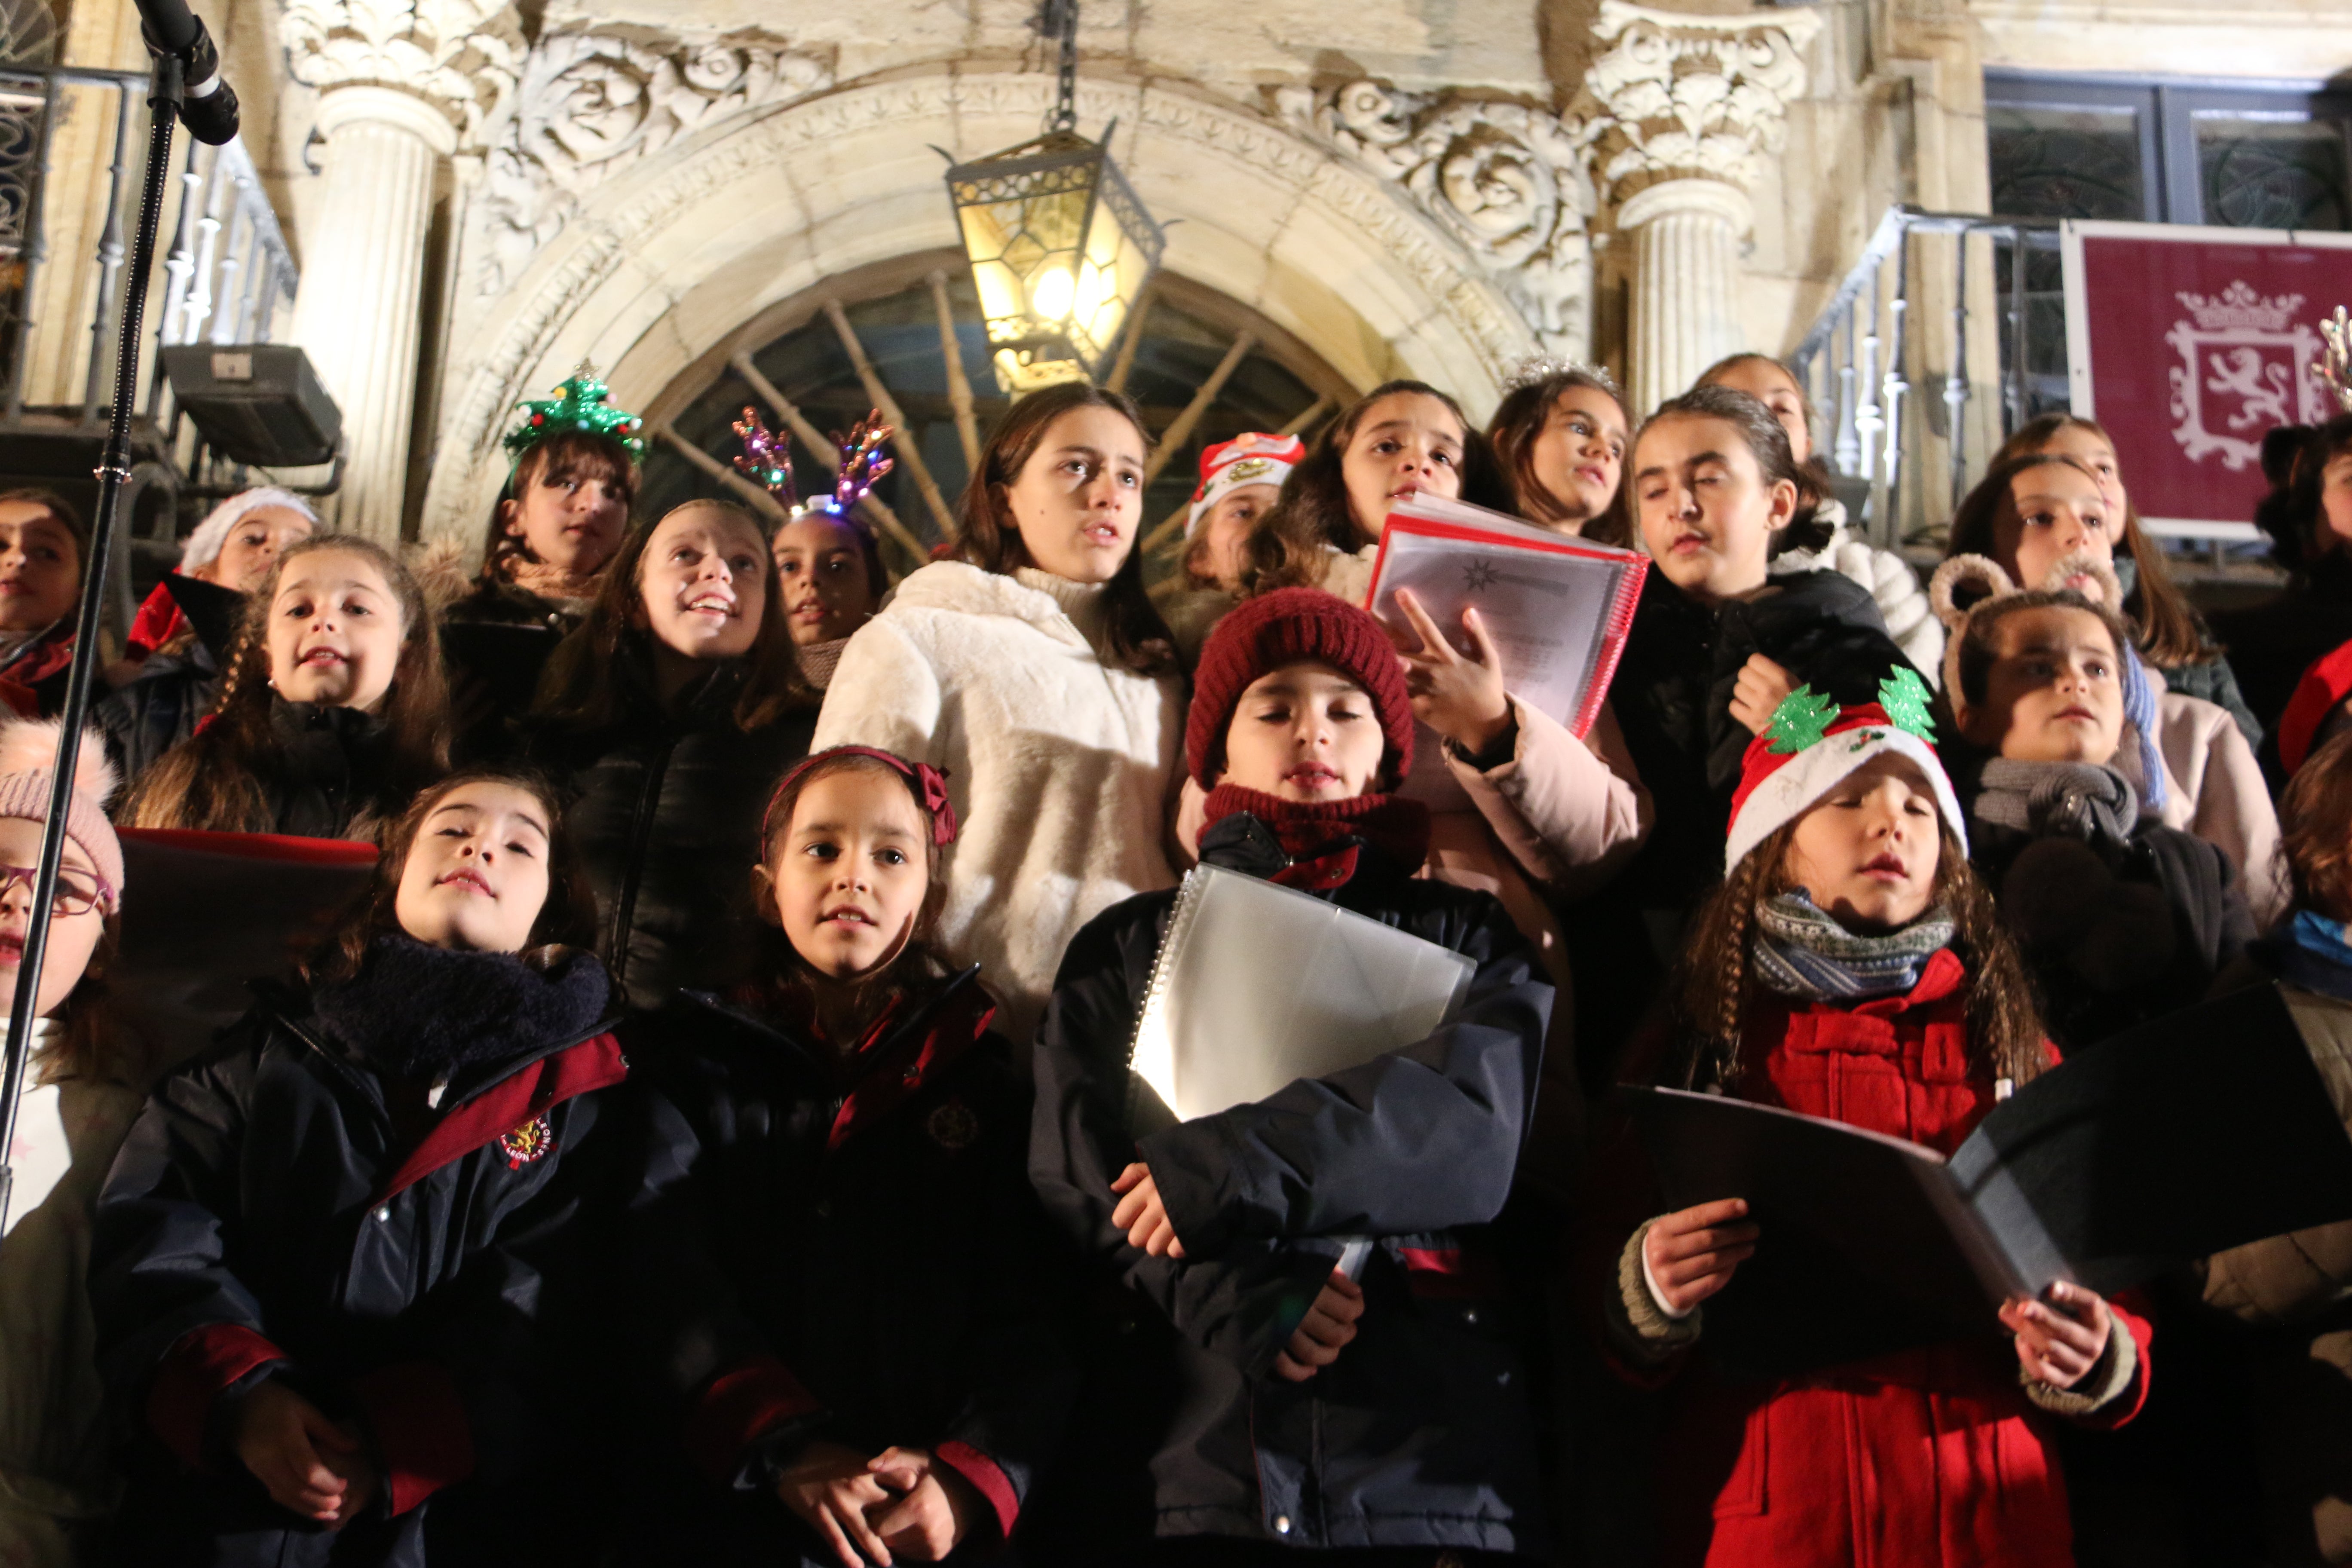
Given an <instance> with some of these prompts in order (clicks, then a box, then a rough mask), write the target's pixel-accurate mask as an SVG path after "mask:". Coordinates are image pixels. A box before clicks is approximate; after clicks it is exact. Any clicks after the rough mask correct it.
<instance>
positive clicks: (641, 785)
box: [525, 647, 816, 1010]
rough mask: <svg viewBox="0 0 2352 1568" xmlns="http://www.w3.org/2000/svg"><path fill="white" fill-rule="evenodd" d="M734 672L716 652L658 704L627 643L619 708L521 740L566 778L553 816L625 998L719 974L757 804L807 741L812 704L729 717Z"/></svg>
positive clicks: (740, 909)
mask: <svg viewBox="0 0 2352 1568" xmlns="http://www.w3.org/2000/svg"><path fill="white" fill-rule="evenodd" d="M743 675H744V672H743V667H742V666H741V665H740V664H738V663H734V662H731V661H730V662H727V663H722V664H719V665H718V666H717V667H716V668H713V669H712V671H711V673H710V675H709V678H708V679H705V680H704V681H703V683H702V684H701V685H700V686H699V687H697V688H694V689H691V690H689V691H688V693H687V694H686V695H685V696H684V697H683V698H682V699H680V700H679V702H678V703H677V706H676V709H675V710H665V709H664V708H663V705H662V704H661V702H660V701H659V700H658V699H656V697H655V695H654V688H653V678H652V673H651V668H650V659H649V658H648V657H647V656H646V654H645V653H644V652H643V651H642V649H641V648H638V647H630V648H625V650H624V652H623V654H622V657H621V658H618V659H616V660H615V661H614V679H615V680H616V681H618V682H620V683H621V687H622V693H623V696H622V701H621V711H622V712H624V713H625V714H626V715H627V717H626V718H625V719H623V720H622V721H620V722H618V723H615V724H610V725H606V726H604V727H603V728H600V729H594V730H589V731H568V730H564V729H562V728H558V727H554V726H551V725H542V726H541V727H540V728H539V729H538V731H536V732H535V733H534V734H532V735H531V737H530V742H529V744H528V745H527V747H526V751H525V754H526V755H527V756H528V758H529V759H530V761H531V762H532V763H535V764H536V765H538V766H540V767H541V768H544V769H546V770H547V771H548V772H550V773H554V774H555V775H556V776H557V777H558V778H559V779H561V780H562V781H564V783H565V784H568V786H569V787H570V789H571V791H572V804H571V805H570V806H569V807H568V808H567V809H566V811H565V813H564V824H565V826H567V827H569V828H570V829H571V831H572V842H573V843H574V844H575V845H577V846H578V847H579V850H580V853H581V856H582V858H583V859H584V860H585V861H586V862H587V866H588V871H589V876H590V879H591V880H592V881H593V883H594V884H595V889H596V910H597V919H598V925H599V934H598V936H597V940H596V950H597V951H598V952H601V953H602V954H604V962H605V963H608V964H609V965H611V966H612V969H613V973H614V976H615V977H616V978H617V979H618V980H619V982H620V984H621V987H622V990H623V991H624V993H625V994H626V995H627V997H628V1000H629V1003H630V1005H632V1006H635V1007H638V1008H642V1009H646V1010H652V1009H655V1008H657V1007H659V1006H661V1005H663V1004H664V1003H666V1002H667V1001H668V1000H669V997H670V995H671V994H672V993H674V992H676V991H677V990H678V989H680V988H681V987H685V986H689V985H696V984H705V983H709V982H710V981H713V980H715V979H717V978H719V971H720V970H723V968H724V967H725V965H726V963H727V962H728V959H729V957H730V953H729V952H728V943H727V942H726V941H725V940H723V939H726V938H727V937H728V936H729V935H730V925H731V924H732V922H733V921H734V920H735V919H736V918H737V917H739V916H743V915H747V914H748V904H749V890H750V888H751V868H752V866H753V865H754V864H755V863H756V862H757V861H758V859H759V857H760V814H761V812H762V811H763V810H764V809H766V806H767V803H768V796H769V795H770V794H771V793H772V792H773V790H774V789H775V787H776V781H777V780H778V779H779V778H781V777H782V774H783V772H784V770H785V769H786V768H789V767H791V766H792V765H793V763H796V762H798V761H800V760H801V759H802V758H803V757H804V756H806V755H807V754H808V743H809V736H810V734H811V732H812V731H814V729H815V727H816V714H815V712H814V709H812V710H808V711H803V712H795V713H791V714H787V715H786V716H785V717H783V718H782V719H779V720H777V721H775V722H773V723H772V724H769V725H767V726H766V727H765V728H763V729H761V730H757V731H752V732H751V733H748V734H747V733H745V732H744V731H741V730H740V729H738V728H737V727H736V724H735V718H734V712H733V710H734V704H735V699H736V696H737V695H738V693H739V692H740V690H741V689H742V681H743Z"/></svg>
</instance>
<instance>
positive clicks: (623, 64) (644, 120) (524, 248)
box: [477, 33, 833, 295]
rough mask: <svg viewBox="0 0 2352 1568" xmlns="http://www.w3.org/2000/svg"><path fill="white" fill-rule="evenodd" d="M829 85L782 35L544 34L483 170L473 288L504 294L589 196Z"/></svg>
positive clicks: (819, 64)
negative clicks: (708, 38) (670, 151)
mask: <svg viewBox="0 0 2352 1568" xmlns="http://www.w3.org/2000/svg"><path fill="white" fill-rule="evenodd" d="M832 85H833V68H832V66H831V65H830V64H829V63H828V62H827V61H826V60H824V59H821V58H817V57H815V56H814V55H811V54H805V53H802V52H799V51H797V50H794V49H793V48H791V47H789V46H787V45H785V44H784V43H783V42H782V40H779V39H772V38H766V37H750V38H745V37H735V38H727V39H720V40H717V41H712V42H704V43H681V42H677V41H667V40H666V41H659V42H646V41H643V40H640V39H636V38H627V37H611V36H604V35H599V34H593V33H561V34H556V35H554V36H552V37H547V38H543V39H541V41H540V43H539V45H538V46H537V47H535V48H533V49H532V50H531V51H530V58H529V59H528V60H527V61H526V62H525V64H524V67H523V74H522V84H521V88H520V92H519V94H518V95H517V102H516V106H515V113H514V116H513V118H512V120H511V121H509V124H508V127H507V130H506V132H505V134H504V135H503V136H501V137H500V138H499V143H498V145H497V147H496V148H495V149H493V150H492V152H491V153H490V156H489V158H488V166H487V168H486V170H485V172H484V187H483V200H482V203H481V205H480V209H479V210H480V212H481V214H482V221H483V224H484V226H485V230H486V232H485V234H484V237H483V239H484V243H483V244H482V246H481V247H480V249H479V251H478V255H479V257H480V261H479V266H478V275H477V288H478V290H479V292H481V293H482V294H485V295H493V294H499V293H501V292H503V291H504V290H505V289H506V288H507V287H508V285H509V284H510V283H511V282H512V281H513V280H514V279H515V277H516V276H517V275H518V274H519V273H520V271H521V270H522V268H524V267H525V266H526V265H527V264H528V263H529V262H530V258H532V257H533V256H535V255H536V254H538V252H539V250H540V248H541V247H542V246H544V245H545V244H546V243H547V242H548V241H549V240H551V239H552V238H554V237H555V236H556V235H557V234H559V233H560V232H562V228H563V226H564V225H565V224H566V223H567V222H569V221H570V220H571V218H572V216H573V215H574V214H575V213H576V212H577V211H578V210H579V208H580V205H581V203H582V202H583V200H585V199H586V197H587V195H589V193H591V192H593V190H594V189H595V188H596V187H597V186H599V185H601V184H604V182H605V181H607V180H609V179H611V178H613V177H614V175H615V174H620V173H621V172H623V171H625V170H626V169H628V168H631V167H633V166H634V165H635V164H636V163H638V162H640V161H641V160H643V159H646V158H649V157H652V156H654V155H656V154H657V153H661V152H662V151H663V150H664V149H666V148H667V147H668V146H669V145H670V144H671V143H672V142H677V141H678V140H679V139H680V138H682V137H686V136H689V135H691V134H693V133H694V132H697V131H698V130H700V129H702V128H703V127H705V126H707V125H710V124H715V123H717V122H718V121H722V120H726V119H730V118H731V117H733V116H736V115H740V114H747V113H751V112H752V111H754V110H761V109H765V108H768V107H770V106H772V105H775V104H781V103H789V102H791V101H792V100H795V99H798V98H802V97H804V96H806V95H807V94H809V93H812V92H818V91H822V90H823V89H826V88H829V87H831V86H832Z"/></svg>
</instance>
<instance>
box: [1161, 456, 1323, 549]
mask: <svg viewBox="0 0 2352 1568" xmlns="http://www.w3.org/2000/svg"><path fill="white" fill-rule="evenodd" d="M1306 460H1307V443H1306V442H1304V441H1301V440H1300V439H1299V438H1298V437H1296V436H1269V435H1267V434H1266V433H1265V432H1264V431H1263V430H1247V431H1244V432H1243V433H1242V434H1241V435H1239V436H1236V437H1234V438H1233V439H1232V440H1230V441H1220V442H1218V443H1217V444H1216V445H1215V446H1213V447H1210V448H1209V449H1208V450H1207V451H1205V452H1203V453H1202V454H1201V483H1200V485H1199V486H1198V487H1197V488H1196V489H1194V490H1193V491H1192V511H1191V512H1189V513H1187V514H1186V516H1185V519H1184V537H1185V538H1187V539H1190V538H1192V531H1193V530H1194V529H1196V528H1198V527H1200V526H1201V520H1202V518H1204V517H1206V516H1208V515H1209V512H1210V511H1211V510H1212V509H1213V508H1214V507H1215V506H1216V504H1217V503H1218V502H1219V501H1221V500H1224V499H1225V497H1226V496H1227V495H1229V494H1231V493H1232V492H1233V491H1234V490H1237V489H1241V488H1242V487H1243V486H1244V485H1274V486H1276V487H1277V488H1279V487H1280V485H1281V484H1282V481H1283V480H1285V479H1288V478H1289V477H1290V470H1291V469H1293V468H1297V467H1298V465H1299V464H1301V463H1303V462H1305V461H1306Z"/></svg>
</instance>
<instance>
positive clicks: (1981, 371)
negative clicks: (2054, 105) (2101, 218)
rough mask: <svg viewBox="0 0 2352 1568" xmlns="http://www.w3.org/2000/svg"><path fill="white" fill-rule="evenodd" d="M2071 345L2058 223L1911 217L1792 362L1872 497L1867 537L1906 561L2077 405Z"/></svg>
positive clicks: (1873, 246)
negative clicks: (2032, 422) (1979, 479)
mask: <svg viewBox="0 0 2352 1568" xmlns="http://www.w3.org/2000/svg"><path fill="white" fill-rule="evenodd" d="M1987 317H1990V323H1989V324H1990V332H1988V331H1987V322H1986V320H1985V319H1986V318H1987ZM2065 344H2066V330H2065V307H2064V298H2063V289H2061V286H2060V281H2059V263H2058V220H2057V219H2055V218H2000V217H1986V216H1981V215H1976V214H1967V213H1931V212H1926V211H1923V210H1921V209H1920V208H1917V207H1910V206H1896V207H1890V208H1888V209H1887V212H1886V216H1885V217H1884V218H1882V219H1880V220H1879V224H1878V227H1877V230H1876V231H1875V232H1874V234H1873V235H1872V236H1871V237H1870V242H1869V244H1868V245H1866V246H1865V247H1864V248H1863V253H1862V258H1861V259H1860V260H1858V261H1857V262H1855V263H1854V266H1853V268H1852V270H1850V271H1849V272H1847V274H1846V276H1845V279H1844V281H1843V283H1841V284H1840V285H1839V287H1838V290H1837V292H1836V293H1835V294H1834V295H1833V296H1832V298H1831V300H1830V303H1829V305H1828V307H1827V309H1825V310H1822V314H1821V315H1820V317H1819V318H1818V319H1816V320H1815V321H1814V322H1813V326H1812V330H1811V331H1809V332H1807V333H1806V334H1805V338H1804V341H1803V342H1801V343H1800V344H1799V345H1798V346H1797V351H1796V353H1794V354H1793V355H1791V356H1790V363H1791V364H1792V365H1793V366H1794V368H1795V370H1796V373H1797V378H1798V380H1799V381H1801V383H1803V384H1804V386H1805V389H1806V392H1807V394H1808V395H1810V396H1811V398H1812V400H1813V406H1814V407H1815V409H1816V410H1817V411H1818V412H1819V413H1820V414H1821V415H1822V418H1823V421H1824V423H1825V424H1826V425H1827V426H1828V436H1829V439H1828V442H1827V443H1826V445H1827V450H1826V451H1825V452H1824V454H1823V455H1824V456H1825V457H1826V458H1828V459H1829V462H1830V466H1831V468H1832V470H1834V471H1835V472H1836V473H1837V474H1839V475H1840V476H1842V477H1843V478H1845V479H1849V480H1851V481H1853V483H1854V485H1855V487H1856V488H1857V489H1860V490H1862V491H1863V492H1864V494H1865V495H1866V498H1867V499H1866V500H1864V505H1863V508H1862V524H1863V527H1864V531H1866V532H1867V533H1868V534H1869V536H1870V537H1871V538H1872V539H1873V540H1874V542H1877V543H1880V544H1882V545H1885V546H1888V547H1893V546H1895V545H1898V544H1900V543H1903V542H1906V541H1913V540H1916V538H1918V536H1920V535H1922V534H1924V533H1927V532H1928V531H1932V530H1934V529H1935V528H1937V527H1938V526H1940V525H1941V524H1942V523H1944V522H1945V521H1947V520H1948V519H1949V517H1950V516H1951V513H1952V511H1953V510H1954V509H1955V508H1957V507H1958V504H1959V500H1960V498H1961V497H1962V496H1964V495H1965V494H1967V493H1968V489H1969V483H1970V482H1971V481H1972V479H1973V478H1974V477H1975V475H1976V474H1978V473H1979V472H1980V471H1981V470H1982V468H1983V467H1984V464H1985V461H1986V459H1987V458H1990V456H1991V454H1992V452H1993V450H1994V449H1995V448H1996V447H1999V445H2000V442H2001V441H2002V440H2003V439H2005V438H2006V437H2008V435H2009V434H2010V432H2011V431H2012V430H2014V429H2016V428H2017V427H2018V426H2020V425H2021V424H2023V423H2025V421H2026V420H2028V419H2030V418H2032V417H2033V416H2035V415H2036V414H2039V413H2042V412H2043V411H2044V410H2045V409H2049V408H2054V407H2063V406H2064V405H2065V401H2066V360H2065V353H2066V349H2065ZM1922 388H1927V389H1928V390H1929V395H1927V396H1925V397H1923V396H1921V395H1918V393H1919V392H1920V390H1921V389H1922ZM1987 405H1990V408H1988V406H1987Z"/></svg>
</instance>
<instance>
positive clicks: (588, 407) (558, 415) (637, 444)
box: [506, 360, 646, 463]
mask: <svg viewBox="0 0 2352 1568" xmlns="http://www.w3.org/2000/svg"><path fill="white" fill-rule="evenodd" d="M515 406H516V407H517V408H520V409H521V410H522V411H523V420H522V423H521V424H520V425H518V426H515V427H514V428H513V429H511V430H509V431H508V432H507V439H506V447H507V452H508V454H509V456H511V457H512V458H514V460H515V461H516V462H518V463H520V462H521V461H522V457H523V454H524V453H526V452H528V451H530V449H531V448H532V447H536V446H538V445H539V444H540V443H541V441H544V440H547V439H548V438H550V437H555V436H602V437H604V438H605V439H606V440H608V441H615V442H618V443H619V444H620V447H621V449H622V450H623V451H625V452H626V453H628V455H629V460H630V461H631V462H633V463H642V462H644V461H645V460H646V437H645V424H646V422H645V421H644V420H642V419H640V418H638V417H637V416H635V415H634V414H632V413H630V412H629V411H628V410H627V409H625V408H615V407H614V406H613V389H612V388H611V387H609V386H606V385H605V384H604V382H603V381H602V380H601V379H599V378H598V376H597V374H596V367H595V366H594V365H593V364H590V363H587V362H586V361H584V360H583V361H582V362H581V365H580V368H579V369H578V370H575V371H573V372H572V374H571V375H570V376H569V377H568V378H566V379H565V380H563V381H562V382H560V383H558V384H557V385H556V388H555V395H554V396H553V397H535V398H527V399H525V400H524V401H523V402H520V403H518V404H516V405H515Z"/></svg>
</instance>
